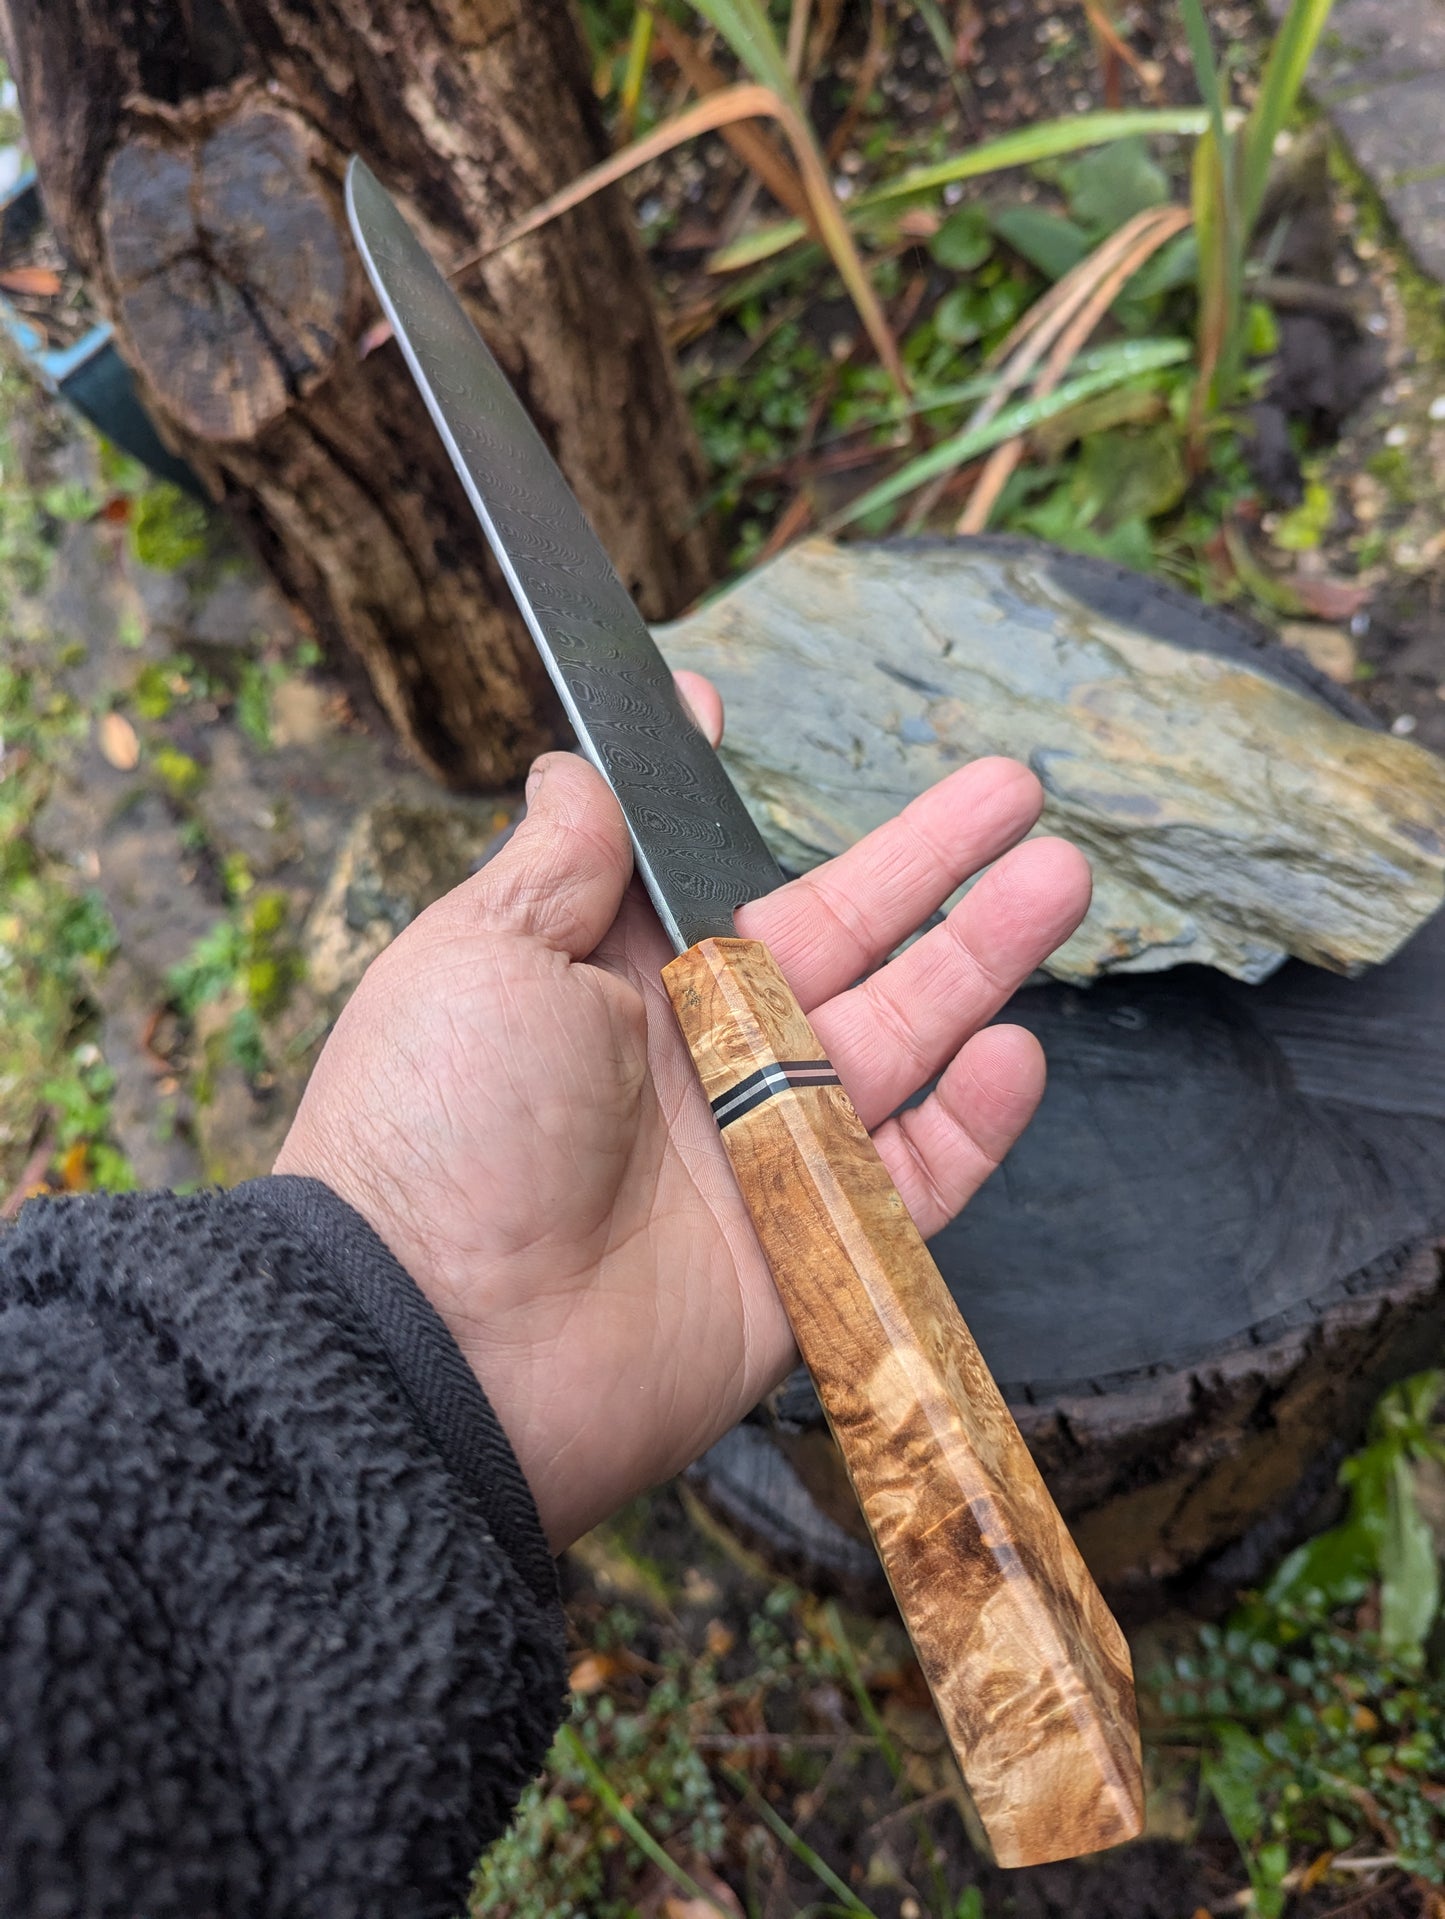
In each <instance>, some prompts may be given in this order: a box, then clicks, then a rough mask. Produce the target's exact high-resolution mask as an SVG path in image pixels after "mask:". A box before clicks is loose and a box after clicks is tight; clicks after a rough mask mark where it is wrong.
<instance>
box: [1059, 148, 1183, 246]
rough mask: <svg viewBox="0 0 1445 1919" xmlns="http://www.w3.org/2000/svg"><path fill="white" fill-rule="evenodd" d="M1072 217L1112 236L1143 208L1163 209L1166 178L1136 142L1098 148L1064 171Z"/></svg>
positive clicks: (1166, 185) (1165, 198) (1161, 169)
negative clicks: (1161, 207) (1160, 207)
mask: <svg viewBox="0 0 1445 1919" xmlns="http://www.w3.org/2000/svg"><path fill="white" fill-rule="evenodd" d="M1064 190H1065V192H1066V193H1067V194H1068V196H1069V206H1070V208H1071V209H1072V211H1073V214H1074V217H1075V219H1077V220H1080V221H1081V222H1082V223H1083V224H1084V225H1085V226H1086V227H1090V228H1093V229H1094V230H1095V231H1096V232H1098V233H1100V234H1103V233H1112V232H1113V231H1114V229H1115V228H1116V227H1121V226H1123V224H1124V222H1125V221H1126V220H1132V219H1133V217H1134V215H1135V214H1136V213H1142V212H1143V211H1144V209H1145V208H1146V207H1158V206H1163V204H1164V202H1165V201H1166V200H1167V199H1168V198H1169V178H1168V175H1167V174H1166V173H1165V171H1164V169H1163V168H1162V167H1161V166H1160V165H1159V164H1158V162H1157V161H1155V160H1153V159H1151V158H1150V156H1149V151H1148V149H1147V148H1146V146H1145V145H1144V142H1143V141H1142V140H1140V139H1138V138H1134V139H1129V140H1116V141H1114V142H1113V144H1112V145H1110V146H1105V147H1098V148H1096V149H1095V150H1094V151H1093V152H1092V153H1089V154H1087V155H1086V156H1085V157H1084V158H1083V159H1082V160H1077V161H1075V162H1074V164H1073V165H1072V166H1070V167H1067V168H1066V169H1065V171H1064Z"/></svg>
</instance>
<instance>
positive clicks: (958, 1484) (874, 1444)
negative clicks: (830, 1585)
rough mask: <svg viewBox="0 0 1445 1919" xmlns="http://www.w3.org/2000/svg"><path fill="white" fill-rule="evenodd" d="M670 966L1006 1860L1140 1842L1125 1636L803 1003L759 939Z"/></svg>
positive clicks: (904, 1604)
mask: <svg viewBox="0 0 1445 1919" xmlns="http://www.w3.org/2000/svg"><path fill="white" fill-rule="evenodd" d="M663 979H664V981H665V983H666V986H667V990H668V993H669V995H670V996H671V999H672V1003H673V1008H674V1010H675V1012H676V1014H677V1018H678V1022H679V1024H680V1025H681V1027H682V1030H683V1034H684V1037H685V1038H686V1040H687V1044H688V1047H689V1049H690V1051H691V1053H692V1056H693V1060H694V1062H695V1064H696V1066H697V1070H698V1074H699V1077H700V1078H701V1080H702V1083H703V1087H704V1090H705V1091H706V1093H707V1096H708V1098H709V1100H710V1101H711V1102H712V1107H713V1113H714V1116H715V1118H716V1119H717V1122H718V1125H719V1127H720V1128H721V1130H722V1138H723V1143H724V1145H725V1147H726V1148H727V1152H728V1156H729V1158H730V1159H731V1161H732V1165H733V1170H734V1172H735V1174H736V1176H737V1180H738V1185H739V1187H740V1189H741V1191H742V1194H743V1197H744V1199H745V1201H746V1203H747V1206H748V1211H749V1213H750V1214H751V1216H752V1219H753V1223H754V1225H755V1227H756V1229H757V1233H758V1238H759V1240H760V1241H761V1242H762V1247H763V1251H764V1254H765V1255H766V1257H767V1260H768V1264H769V1266H770V1268H771V1269H772V1273H773V1277H774V1279H775V1281H776V1283H777V1287H778V1291H779V1294H780V1295H781V1297H782V1301H783V1304H784V1307H785V1308H786V1310H787V1313H788V1318H789V1320H790V1321H791V1323H792V1327H793V1331H794V1334H795V1335H796V1337H797V1341H798V1345H799V1348H800V1350H801V1351H802V1354H803V1358H804V1359H805V1360H806V1361H807V1364H808V1368H809V1370H810V1372H811V1373H812V1375H813V1379H814V1382H815V1384H816V1385H817V1388H818V1397H819V1398H820V1400H821V1401H822V1403H823V1408H824V1411H825V1412H826V1413H827V1416H828V1420H829V1423H830V1425H831V1426H832V1429H833V1432H834V1434H835V1436H836V1438H837V1441H838V1445H839V1447H840V1449H841V1451H842V1454H843V1459H844V1462H845V1463H846V1465H847V1468H848V1473H849V1477H850V1478H851V1480H852V1482H853V1488H854V1491H855V1492H856V1493H857V1496H858V1502H859V1504H860V1506H861V1507H862V1509H863V1513H864V1516H865V1518H866V1519H867V1522H868V1526H869V1529H870V1531H871V1532H872V1535H873V1539H874V1542H875V1544H876V1545H877V1548H878V1553H879V1557H880V1558H881V1560H882V1562H883V1566H884V1570H885V1571H886V1573H887V1575H888V1579H889V1582H890V1584H891V1585H892V1588H893V1592H894V1596H895V1598H896V1599H897V1601H898V1607H899V1611H900V1612H901V1613H902V1615H903V1619H904V1623H905V1624H906V1625H907V1627H908V1630H909V1633H910V1635H911V1636H912V1639H913V1644H914V1648H915V1650H916V1651H917V1654H918V1658H919V1663H920V1665H921V1666H922V1668H923V1672H924V1675H925V1677H926V1678H927V1680H928V1684H929V1686H930V1688H931V1690H932V1692H933V1697H934V1701H935V1703H936V1704H937V1707H938V1710H939V1714H940V1717H941V1718H942V1720H943V1724H944V1727H945V1730H946V1731H947V1733H948V1736H949V1739H950V1741H951V1743H952V1745H953V1748H954V1751H955V1753H956V1754H957V1756H958V1760H959V1764H960V1766H961V1767H962V1769H963V1773H964V1777H965V1778H966V1780H967V1781H968V1785H969V1789H970V1791H971V1793H972V1795H973V1798H974V1802H975V1804H976V1805H977V1808H978V1812H979V1817H980V1818H981V1820H982V1822H983V1825H984V1829H985V1830H986V1832H987V1833H988V1836H989V1839H990V1842H991V1843H992V1845H993V1848H994V1852H995V1855H996V1857H997V1859H998V1862H999V1864H1000V1865H1005V1866H1023V1865H1038V1864H1042V1863H1043V1862H1045V1861H1047V1860H1051V1859H1064V1858H1070V1857H1073V1856H1075V1855H1076V1854H1079V1853H1084V1852H1096V1851H1099V1850H1101V1849H1102V1848H1103V1847H1105V1846H1112V1845H1117V1844H1119V1843H1120V1842H1121V1841H1122V1840H1125V1839H1131V1838H1133V1837H1135V1836H1136V1834H1137V1833H1138V1832H1139V1831H1140V1829H1141V1827H1142V1824H1143V1788H1142V1780H1141V1772H1140V1758H1139V1733H1138V1723H1137V1715H1136V1709H1135V1703H1134V1687H1133V1670H1132V1667H1131V1664H1130V1660H1129V1650H1128V1647H1127V1646H1126V1644H1125V1642H1124V1636H1123V1634H1122V1633H1121V1632H1120V1631H1119V1628H1118V1626H1117V1624H1116V1623H1115V1621H1114V1618H1113V1616H1112V1614H1111V1613H1110V1612H1109V1610H1108V1608H1107V1607H1106V1606H1105V1604H1104V1601H1103V1599H1102V1598H1101V1597H1100V1594H1099V1591H1098V1588H1097V1587H1096V1586H1095V1584H1094V1582H1093V1579H1092V1578H1091V1577H1090V1575H1089V1572H1088V1570H1087V1568H1086V1567H1085V1565H1084V1562H1083V1560H1082V1559H1081V1558H1080V1557H1079V1553H1078V1549H1077V1547H1076V1546H1075V1545H1074V1542H1073V1540H1072V1539H1071V1538H1070V1536H1069V1533H1068V1530H1067V1528H1066V1527H1065V1525H1064V1522H1063V1520H1062V1519H1061V1518H1060V1516H1059V1513H1058V1511H1057V1509H1056V1507H1055V1506H1054V1503H1053V1500H1052V1499H1051V1497H1050V1496H1049V1492H1048V1489H1047V1488H1046V1487H1045V1485H1044V1482H1043V1480H1042V1479H1041V1478H1040V1476H1039V1472H1038V1468H1037V1467H1036V1466H1035V1465H1034V1462H1033V1459H1032V1457H1031V1456H1030V1454H1029V1451H1028V1448H1027V1447H1026V1446H1025V1445H1024V1442H1023V1439H1022V1438H1021V1436H1020V1434H1019V1430H1018V1428H1017V1426H1016V1425H1015V1424H1014V1421H1013V1417H1012V1415H1011V1414H1010V1413H1009V1411H1008V1408H1007V1406H1006V1405H1005V1404H1004V1401H1003V1398H1002V1395H1001V1394H1000V1393H999V1390H998V1387H997V1386H996V1385H995V1384H994V1381H993V1378H992V1376H991V1375H990V1373H989V1371H988V1368H987V1366H986V1365H985V1363H984V1360H983V1357H982V1355H981V1354H980V1352H979V1350H978V1347H977V1346H976V1345H975V1344H974V1341H973V1337H972V1335H971V1334H970V1333H969V1330H968V1328H967V1327H966V1326H965V1325H964V1323H963V1319H962V1317H961V1315H960V1314H959V1311H958V1308H957V1306H956V1305H955V1304H954V1302H953V1299H952V1297H951V1296H950V1294H949V1292H948V1289H947V1287H946V1286H945V1285H944V1283H943V1280H942V1278H941V1276H940V1274H939V1271H938V1268H937V1267H936V1266H935V1265H934V1263H933V1259H932V1257H931V1255H930V1254H929V1252H928V1249H927V1247H926V1246H925V1245H924V1242H923V1240H922V1238H921V1236H920V1235H919V1233H918V1230H917V1228H916V1227H915V1226H914V1224H913V1221H912V1219H911V1217H910V1216H909V1213H908V1210H907V1208H906V1207H905V1206H904V1204H903V1201H902V1200H901V1199H900V1197H899V1195H898V1193H897V1191H896V1189H895V1188H894V1185H893V1182H892V1180H891V1179H890V1178H889V1176H888V1172H887V1169H886V1168H885V1167H884V1165H883V1162H882V1161H881V1160H880V1159H879V1157H878V1154H877V1151H876V1150H875V1148H874V1146H873V1142H872V1140H871V1139H870V1138H869V1136H868V1133H867V1131H866V1129H865V1128H864V1127H863V1125H862V1123H861V1121H860V1120H859V1119H858V1116H857V1114H856V1113H855V1112H854V1110H853V1107H852V1103H851V1102H850V1100H849V1099H848V1096H847V1094H846V1093H845V1092H844V1091H843V1089H842V1087H841V1086H840V1085H839V1084H838V1078H837V1075H836V1073H834V1071H833V1069H832V1067H831V1065H830V1064H829V1062H828V1060H827V1059H826V1057H825V1055H824V1053H823V1050H822V1047H821V1046H820V1045H819V1043H818V1040H817V1037H816V1036H815V1034H814V1033H813V1030H812V1028H811V1026H809V1024H808V1021H807V1019H806V1017H805V1016H804V1014H803V1012H802V1009H801V1008H800V1007H799V1005H798V1003H797V1001H796V1000H795V999H794V997H793V995H792V992H791V990H790V989H789V987H788V985H787V982H786V981H785V980H784V978H783V976H782V974H781V972H780V971H779V970H778V967H777V965H776V963H775V962H774V960H773V958H772V956H771V954H769V952H768V950H767V948H766V947H764V946H762V945H759V944H758V943H757V942H755V941H750V940H728V939H709V940H703V941H701V942H700V943H699V944H698V945H696V946H694V947H691V948H690V949H689V950H688V951H687V952H686V953H684V954H682V956H681V957H680V958H679V959H676V960H674V961H673V962H672V963H671V965H669V966H667V967H666V968H665V969H664V971H663Z"/></svg>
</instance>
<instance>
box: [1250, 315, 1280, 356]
mask: <svg viewBox="0 0 1445 1919" xmlns="http://www.w3.org/2000/svg"><path fill="white" fill-rule="evenodd" d="M1244 350H1245V352H1246V353H1247V354H1248V355H1249V357H1250V358H1251V359H1252V360H1268V359H1270V358H1271V357H1272V356H1273V355H1274V354H1276V353H1278V352H1279V321H1278V320H1276V319H1275V317H1274V308H1273V307H1271V306H1266V305H1265V303H1264V301H1263V300H1251V301H1250V303H1249V305H1248V307H1247V308H1246V309H1245V314H1244Z"/></svg>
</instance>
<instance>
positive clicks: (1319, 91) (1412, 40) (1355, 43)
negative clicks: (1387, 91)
mask: <svg viewBox="0 0 1445 1919" xmlns="http://www.w3.org/2000/svg"><path fill="white" fill-rule="evenodd" d="M1272 11H1274V12H1275V13H1276V14H1278V13H1279V12H1281V11H1282V9H1281V8H1279V7H1275V8H1273V9H1272ZM1428 73H1445V4H1442V0H1337V4H1336V6H1335V8H1334V11H1333V12H1332V13H1331V15H1330V20H1329V25H1328V26H1327V27H1326V28H1325V32H1324V36H1323V38H1322V39H1321V41H1320V48H1319V52H1318V53H1317V54H1316V55H1315V63H1314V66H1313V68H1312V69H1311V90H1312V91H1313V93H1314V94H1315V96H1316V98H1317V99H1319V100H1321V101H1323V102H1325V103H1330V102H1332V101H1333V100H1334V99H1335V98H1337V97H1339V96H1341V95H1346V94H1349V93H1354V92H1358V91H1359V90H1360V89H1361V88H1364V87H1378V86H1384V85H1386V84H1388V83H1389V82H1391V81H1395V80H1413V79H1415V78H1416V77H1417V76H1419V75H1421V74H1428Z"/></svg>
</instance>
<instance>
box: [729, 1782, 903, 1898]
mask: <svg viewBox="0 0 1445 1919" xmlns="http://www.w3.org/2000/svg"><path fill="white" fill-rule="evenodd" d="M718 1770H719V1771H720V1772H721V1773H722V1775H723V1777H724V1778H725V1779H726V1780H727V1782H728V1784H729V1785H730V1786H732V1788H733V1790H734V1791H735V1792H739V1793H741V1794H742V1796H743V1798H744V1799H746V1800H747V1802H748V1804H749V1805H750V1806H751V1807H752V1809H753V1811H754V1812H755V1813H756V1814H757V1815H758V1817H759V1819H761V1820H762V1822H763V1824H764V1825H765V1826H766V1827H767V1829H768V1831H769V1832H770V1833H772V1835H773V1837H774V1838H775V1839H781V1840H782V1842H783V1844H784V1845H785V1846H786V1847H787V1848H788V1851H789V1852H790V1853H792V1855H793V1857H794V1858H795V1859H796V1860H797V1861H798V1862H799V1864H800V1865H804V1866H806V1867H807V1868H808V1870H809V1872H811V1873H812V1874H813V1875H814V1877H815V1878H817V1879H819V1880H820V1881H821V1882H822V1884H823V1885H825V1886H826V1887H827V1888H828V1890H829V1892H831V1893H832V1894H833V1895H834V1896H835V1898H837V1899H839V1900H841V1901H842V1904H843V1906H844V1909H845V1910H846V1911H848V1912H851V1913H856V1914H857V1915H858V1919H877V1915H876V1913H875V1912H874V1911H873V1908H872V1907H871V1906H865V1905H864V1904H863V1901H862V1900H861V1899H860V1898H859V1897H858V1896H857V1894H856V1893H855V1892H853V1891H852V1890H851V1889H850V1888H849V1887H848V1886H847V1885H845V1884H844V1882H843V1881H842V1880H841V1879H840V1878H839V1877H838V1875H837V1873H836V1872H834V1870H833V1868H832V1867H831V1866H830V1865H829V1864H828V1862H827V1860H826V1859H820V1858H819V1857H818V1855H817V1853H816V1852H814V1850H813V1848H812V1847H811V1846H810V1845H809V1844H808V1842H807V1840H806V1839H802V1838H800V1837H799V1836H798V1834H797V1833H795V1832H794V1831H793V1828H792V1827H791V1826H790V1825H789V1824H788V1822H787V1820H786V1819H783V1818H781V1817H780V1816H779V1815H778V1814H777V1813H776V1812H774V1811H773V1809H772V1807H771V1806H770V1805H769V1804H768V1802H767V1800H766V1799H764V1797H763V1795H762V1794H761V1793H760V1792H759V1791H758V1789H757V1787H756V1786H755V1785H754V1784H753V1783H752V1781H751V1780H750V1779H745V1778H744V1777H743V1775H742V1774H741V1773H740V1772H738V1771H737V1770H736V1768H735V1767H733V1766H721V1767H719V1769H718Z"/></svg>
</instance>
